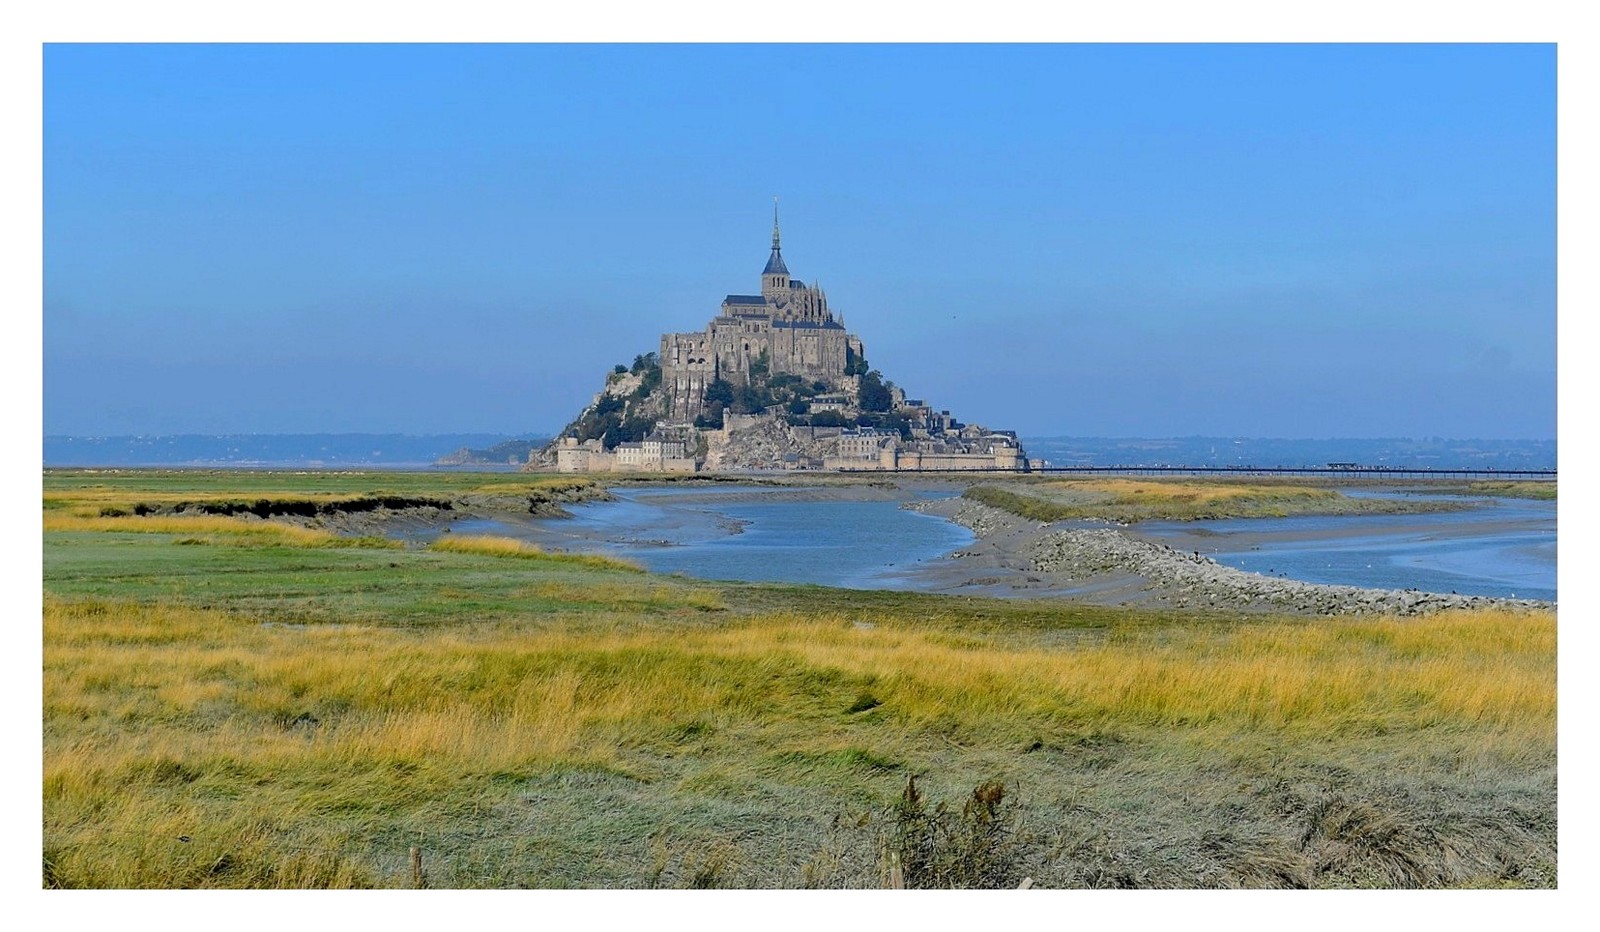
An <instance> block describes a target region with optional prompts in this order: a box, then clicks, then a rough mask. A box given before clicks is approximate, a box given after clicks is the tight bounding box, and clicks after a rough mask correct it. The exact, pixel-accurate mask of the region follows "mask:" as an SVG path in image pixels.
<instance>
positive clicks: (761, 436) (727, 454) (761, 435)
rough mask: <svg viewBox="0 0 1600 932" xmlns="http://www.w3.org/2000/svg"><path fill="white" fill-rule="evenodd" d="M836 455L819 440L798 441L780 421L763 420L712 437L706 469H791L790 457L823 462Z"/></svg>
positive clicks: (777, 419) (759, 419) (731, 470)
mask: <svg viewBox="0 0 1600 932" xmlns="http://www.w3.org/2000/svg"><path fill="white" fill-rule="evenodd" d="M831 455H832V451H831V450H830V449H829V448H828V447H827V446H826V445H825V444H823V443H820V442H818V441H815V440H802V439H798V438H796V437H795V435H794V432H793V431H791V430H790V429H789V425H788V424H787V423H785V422H784V421H783V420H781V419H780V418H776V417H770V416H767V417H761V418H758V419H756V421H755V423H754V424H751V425H750V426H748V427H743V428H736V429H734V430H731V431H728V432H727V434H726V436H725V437H724V436H722V435H721V434H720V433H713V434H712V435H711V442H710V445H709V448H708V450H707V452H706V462H705V469H706V470H707V471H709V472H719V471H720V472H740V471H745V470H756V469H759V470H772V469H784V468H790V464H791V463H792V461H791V460H789V459H787V458H788V457H799V458H801V459H809V460H821V459H822V458H823V457H824V456H831Z"/></svg>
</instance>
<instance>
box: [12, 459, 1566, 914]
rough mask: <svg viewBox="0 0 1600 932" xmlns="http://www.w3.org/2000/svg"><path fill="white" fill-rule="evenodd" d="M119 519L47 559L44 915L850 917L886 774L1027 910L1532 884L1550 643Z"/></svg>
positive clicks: (1548, 771)
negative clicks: (790, 903) (776, 896)
mask: <svg viewBox="0 0 1600 932" xmlns="http://www.w3.org/2000/svg"><path fill="white" fill-rule="evenodd" d="M257 478H258V477H256V476H255V475H254V474H249V475H246V476H244V477H242V478H241V480H240V481H241V482H244V483H249V482H254V481H256V480H257ZM430 478H431V477H430ZM475 478H477V479H482V478H484V477H475ZM517 478H522V477H517ZM447 480H448V482H449V483H463V484H464V483H466V482H468V481H470V478H469V477H462V476H458V475H451V476H449V477H447ZM146 481H152V480H146ZM153 481H159V482H161V483H168V482H171V481H172V480H169V479H167V478H165V477H157V478H156V479H155V480H153ZM280 481H281V480H280ZM308 481H314V482H321V481H322V479H321V478H320V477H312V480H308ZM202 484H203V485H205V486H206V491H209V492H213V493H215V494H218V495H229V494H239V492H238V490H235V489H231V488H229V487H228V485H227V483H226V482H225V481H223V480H222V479H221V478H215V477H209V478H206V479H205V481H204V483H202ZM134 485H137V483H136V482H134V481H133V480H130V486H134ZM58 491H59V490H58ZM66 491H67V492H70V491H71V490H66ZM135 491H138V492H140V493H144V494H148V493H149V492H150V491H151V489H150V488H148V487H140V488H137V489H135ZM164 491H166V492H170V493H171V494H173V495H183V494H191V493H192V492H193V491H194V490H192V489H185V488H183V487H181V486H180V485H176V484H172V485H168V486H166V487H165V489H164ZM262 491H264V490H262V489H251V490H250V494H258V493H260V492H262ZM276 492H278V493H281V494H286V495H287V494H304V493H305V492H306V489H305V488H303V487H296V486H294V485H293V484H284V485H283V486H281V487H280V488H278V489H277V490H276ZM408 492H410V493H427V494H435V493H437V492H438V487H437V486H431V485H427V484H426V483H421V482H419V483H418V484H417V485H415V486H414V487H413V488H411V489H409V490H408ZM340 494H343V492H342V491H341V492H340ZM62 497H69V496H67V495H65V494H63V496H62ZM121 520H134V519H117V520H116V521H112V522H110V523H108V524H97V525H94V526H93V527H91V528H85V529H76V530H73V529H57V530H47V531H46V533H45V536H44V542H43V543H44V589H45V593H46V611H45V619H44V657H43V662H44V681H45V689H44V696H43V709H42V714H43V719H44V756H45V761H44V763H45V767H44V797H43V803H44V826H43V828H44V850H43V852H42V854H43V882H44V883H45V884H46V885H48V886H65V887H123V886H131V887H279V886H282V887H306V886H334V887H349V886H405V885H408V884H409V882H410V874H409V866H408V864H407V861H406V852H407V850H408V848H409V847H410V846H411V845H413V844H419V843H420V844H421V845H422V847H423V848H424V852H425V858H426V865H427V869H428V874H429V880H430V883H431V884H434V885H440V886H472V887H483V886H505V887H514V886H541V887H617V886H682V887H693V886H699V887H705V886H822V887H840V886H877V885H879V884H881V883H882V882H883V877H884V864H883V863H882V858H881V855H882V853H883V851H884V850H885V847H884V846H885V844H886V843H887V841H888V840H889V839H891V837H892V836H894V834H895V833H896V832H897V831H902V832H903V831H904V825H903V824H900V827H899V828H897V822H896V817H895V814H894V813H895V806H896V803H897V800H900V799H901V797H902V793H903V791H904V789H905V786H906V783H907V780H908V778H910V777H912V776H915V777H916V778H917V786H918V788H919V790H920V791H921V793H922V794H923V798H924V800H925V802H926V804H927V806H928V811H929V812H930V813H931V812H936V811H938V810H937V806H938V804H939V803H941V802H944V803H946V804H947V805H948V807H949V809H948V811H949V812H951V813H959V812H961V811H962V809H963V806H964V801H965V800H968V799H969V798H971V796H972V794H973V791H974V788H975V787H979V786H980V785H982V784H985V783H986V782H988V781H997V782H999V783H1002V784H1004V786H1005V788H1006V797H1005V798H1006V802H1007V805H1008V806H1012V805H1014V806H1016V815H1017V822H1016V825H1017V826H1018V829H1017V834H1016V835H1015V836H1014V837H1013V836H1009V835H1008V836H1007V841H1006V847H1005V850H1006V852H1007V855H1006V856H1007V858H1013V857H1014V858H1015V861H1014V862H1013V861H1010V860H1008V861H1007V863H1006V864H1005V865H1004V866H1005V870H1004V871H1000V872H997V873H996V874H995V876H1004V877H1006V878H1008V879H1011V878H1013V877H1014V876H1015V873H1014V872H1013V868H1014V869H1015V872H1019V873H1021V874H1024V875H1026V876H1030V877H1033V878H1034V880H1035V883H1036V885H1039V886H1080V887H1082V886H1257V887H1259V886H1380V887H1381V886H1552V885H1553V884H1554V864H1555V806H1554V803H1555V729H1554V722H1555V717H1554V716H1555V705H1554V696H1555V693H1554V651H1555V620H1554V617H1553V616H1552V615H1550V614H1530V615H1512V614H1496V613H1480V614H1475V615H1441V616H1433V617H1430V618H1426V619H1415V620H1405V621H1400V620H1384V619H1378V620H1373V619H1332V620H1318V621H1314V622H1310V621H1304V620H1296V619H1289V618H1255V617H1252V618H1244V617H1236V616H1228V615H1195V614H1185V613H1177V612H1160V613H1158V612H1143V611H1137V610H1131V609H1112V608H1104V607H1091V606H1081V605H1073V604H1071V603H1062V602H1051V601H1026V600H994V599H980V598H971V597H960V598H957V597H944V596H935V595H926V594H917V593H899V592H851V591H845V590H836V589H827V588H822V587H815V586H783V585H757V584H720V583H718V584H713V583H702V582H696V581H693V580H687V579H680V578H674V577H661V576H656V575H652V574H647V573H641V572H638V571H637V570H635V569H632V568H629V567H619V566H612V565H607V564H606V563H604V562H586V561H580V560H553V559H541V558H539V557H537V556H535V557H529V556H525V555H523V554H521V552H520V548H519V549H518V552H517V553H508V552H507V551H505V548H504V547H500V546H473V545H471V544H470V543H469V544H468V545H465V546H458V547H457V548H456V549H454V550H449V549H422V548H401V549H371V548H362V547H359V546H348V547H347V546H340V545H338V544H337V543H335V544H334V545H328V546H315V547H307V546H293V545H290V544H288V543H286V542H285V541H284V540H281V539H274V538H273V537H272V536H270V535H256V536H250V535H243V534H233V535H231V537H232V541H231V545H229V546H222V545H219V544H213V545H206V546H196V545H193V544H189V543H185V541H186V540H189V539H191V538H192V536H193V535H185V534H182V533H180V532H176V531H174V532H170V533H169V532H162V531H156V530H145V531H143V532H132V531H126V530H121V529H120V527H121V526H120V525H119V524H118V523H117V521H121ZM205 520H209V521H224V520H226V521H233V520H243V519H205ZM258 524H259V522H258ZM63 527H65V526H63ZM214 533H216V534H217V536H218V537H219V538H220V537H223V536H228V535H229V533H230V532H226V531H219V532H214ZM508 556H509V558H508ZM931 818H932V817H931V816H930V819H931ZM935 821H937V820H935ZM902 822H903V820H902ZM930 824H932V823H930ZM952 824H954V823H952ZM1008 824H1009V823H1008ZM930 830H931V829H930ZM184 839H187V840H184ZM419 840H420V841H419ZM952 876H953V875H952Z"/></svg>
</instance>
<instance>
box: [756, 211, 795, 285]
mask: <svg viewBox="0 0 1600 932" xmlns="http://www.w3.org/2000/svg"><path fill="white" fill-rule="evenodd" d="M761 296H762V297H763V298H766V299H767V305H768V306H769V307H774V308H775V307H777V306H778V305H780V304H787V303H788V300H789V267H788V266H787V265H784V264H783V251H782V247H781V246H780V244H779V238H778V197H777V195H773V197H772V255H770V256H768V257H767V267H766V268H764V269H762V270H761Z"/></svg>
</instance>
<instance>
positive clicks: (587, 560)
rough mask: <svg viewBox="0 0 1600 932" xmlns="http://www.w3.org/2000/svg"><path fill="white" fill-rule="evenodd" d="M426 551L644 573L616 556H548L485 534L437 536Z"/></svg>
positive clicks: (531, 547)
mask: <svg viewBox="0 0 1600 932" xmlns="http://www.w3.org/2000/svg"><path fill="white" fill-rule="evenodd" d="M428 549H429V550H437V551H441V552H443V553H467V554H473V555H475V556H486V557H514V558H516V559H519V560H537V561H540V562H543V563H557V564H564V565H568V566H583V567H589V568H591V569H601V570H619V571H623V572H631V573H642V572H644V568H643V567H641V566H639V565H638V564H637V563H631V562H629V561H627V560H621V559H618V558H616V557H608V556H603V555H601V554H597V553H550V552H549V551H547V550H542V549H540V548H539V547H537V546H535V545H533V544H530V543H528V542H527V541H521V540H516V539H513V538H510V537H495V536H493V535H488V534H482V535H471V534H450V535H447V536H443V537H440V538H438V539H437V540H435V541H434V542H433V543H431V544H429V545H428Z"/></svg>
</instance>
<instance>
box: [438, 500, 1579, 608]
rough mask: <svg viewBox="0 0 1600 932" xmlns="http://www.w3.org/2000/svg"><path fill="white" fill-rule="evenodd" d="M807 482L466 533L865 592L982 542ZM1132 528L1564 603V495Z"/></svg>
mask: <svg viewBox="0 0 1600 932" xmlns="http://www.w3.org/2000/svg"><path fill="white" fill-rule="evenodd" d="M806 491H807V490H803V489H796V488H794V487H772V486H726V487H717V488H710V489H707V488H695V487H665V488H650V487H644V488H638V487H635V488H629V489H622V490H614V494H615V495H616V496H617V501H614V502H601V503H594V504H587V505H578V506H572V507H570V508H569V509H568V510H569V511H571V512H572V514H573V517H572V518H570V519H543V520H537V521H534V520H530V521H528V522H526V523H516V522H501V521H486V520H468V521H460V522H457V523H456V524H455V526H454V532H455V533H461V534H473V533H478V534H503V535H508V536H514V537H525V538H528V539H532V540H536V541H537V542H539V543H541V544H543V545H545V546H553V547H556V548H558V549H563V550H587V551H601V552H605V553H610V554H614V555H617V556H622V557H626V558H628V559H630V560H633V561H635V562H638V563H641V564H643V565H644V566H646V567H648V568H649V569H651V570H653V571H655V572H660V573H683V574H685V575H688V576H695V577H699V578H702V579H730V580H748V581H779V582H798V583H817V584H820V585H826V586H842V587H846V588H856V589H906V588H918V587H921V586H926V585H928V582H927V578H926V577H921V576H917V575H908V574H909V571H912V570H915V569H917V568H919V567H926V566H927V565H929V564H931V563H933V562H936V561H939V560H941V559H942V558H944V557H945V556H946V555H948V554H949V553H951V552H952V551H955V550H958V549H961V548H963V547H966V546H968V545H970V544H971V543H972V542H973V540H974V538H973V535H972V533H971V532H970V531H968V530H967V529H966V528H964V527H961V526H960V525H957V524H954V523H952V522H949V521H945V520H943V519H941V518H936V517H932V516H929V515H924V514H920V513H918V512H914V511H908V510H906V509H904V508H902V507H901V505H902V504H903V501H897V500H892V499H888V498H886V499H885V500H881V501H830V500H820V501H819V500H813V499H810V498H807V497H806V496H805V494H804V493H805V492H806ZM951 494H952V492H951V491H948V490H946V491H938V492H924V493H921V497H928V498H940V497H948V496H950V495H951ZM1350 494H1354V495H1372V494H1378V495H1386V496H1388V495H1401V494H1404V493H1398V492H1384V493H1372V492H1354V493H1350ZM1423 497H1427V496H1423ZM1128 530H1130V531H1133V532H1135V533H1137V534H1138V536H1141V537H1144V538H1146V539H1152V540H1157V541H1161V542H1164V543H1169V544H1170V545H1171V546H1173V547H1175V548H1177V549H1180V550H1198V551H1199V552H1201V553H1203V554H1205V555H1207V556H1210V557H1212V558H1213V559H1215V560H1217V561H1218V562H1220V563H1224V564H1226V565H1229V566H1233V567H1237V568H1239V569H1242V570H1247V571H1249V572H1254V573H1263V574H1266V575H1272V576H1283V577H1287V578H1289V579H1298V580H1303V581H1306V582H1315V583H1331V584H1337V585H1348V586H1362V587H1368V588H1378V589H1420V590H1424V591H1429V592H1442V593H1448V592H1457V593H1461V594H1463V595H1484V596H1500V597H1512V596H1515V597H1517V598H1524V599H1527V598H1532V599H1549V600H1554V599H1555V598H1556V508H1555V503H1554V502H1537V501H1526V500H1519V499H1490V500H1485V501H1482V502H1480V503H1477V504H1476V505H1475V507H1473V508H1471V509H1468V510H1465V511H1455V512H1439V513H1432V514H1406V515H1357V516H1333V517H1327V516H1304V517H1294V518H1241V519H1229V520H1218V521H1187V522H1146V523H1144V524H1141V525H1138V526H1137V527H1135V528H1129V529H1128Z"/></svg>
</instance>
